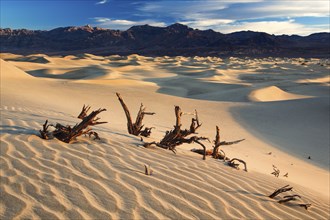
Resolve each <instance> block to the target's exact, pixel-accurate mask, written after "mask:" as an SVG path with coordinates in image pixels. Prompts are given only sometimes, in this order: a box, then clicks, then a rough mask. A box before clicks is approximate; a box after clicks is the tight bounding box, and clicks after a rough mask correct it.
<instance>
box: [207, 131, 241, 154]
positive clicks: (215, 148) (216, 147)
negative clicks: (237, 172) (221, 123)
mask: <svg viewBox="0 0 330 220" xmlns="http://www.w3.org/2000/svg"><path fill="white" fill-rule="evenodd" d="M244 140H245V139H240V140H236V141H230V142H227V141H220V128H219V127H218V126H216V134H215V140H214V146H213V153H212V157H213V158H215V159H226V154H224V155H222V154H221V153H219V147H220V146H222V145H233V144H238V143H239V142H242V141H244ZM222 152H223V151H222ZM223 153H224V152H223Z"/></svg>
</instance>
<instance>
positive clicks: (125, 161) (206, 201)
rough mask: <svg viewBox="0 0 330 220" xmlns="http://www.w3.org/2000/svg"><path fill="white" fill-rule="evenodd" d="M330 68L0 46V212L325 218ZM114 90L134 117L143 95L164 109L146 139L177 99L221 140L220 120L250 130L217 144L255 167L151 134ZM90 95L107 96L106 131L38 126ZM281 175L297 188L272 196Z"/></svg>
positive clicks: (99, 101)
mask: <svg viewBox="0 0 330 220" xmlns="http://www.w3.org/2000/svg"><path fill="white" fill-rule="evenodd" d="M329 70H330V63H329V61H327V60H319V59H286V58H264V59H257V58H254V59H249V58H245V59H243V58H228V59H220V58H212V57H205V58H203V57H143V56H138V55H130V56H107V57H101V56H94V55H90V54H82V55H80V56H65V57H50V56H46V55H42V54H36V55H30V56H20V55H14V54H1V106H0V107H1V124H0V132H1V142H0V143H1V148H0V149H1V166H0V169H1V187H0V188H1V200H0V201H1V203H0V218H1V219H329V218H330V215H329V211H330V210H329V207H330V205H329V191H330V189H329V185H330V183H329V179H330V178H329V177H330V176H329V166H330V161H329V155H330V152H329V140H330V137H329V133H330V131H329V130H330V129H329V108H330V106H329V92H330V91H329V88H330V87H329V85H330V80H329ZM116 92H119V93H120V94H121V95H122V97H123V98H124V100H125V102H126V104H127V105H128V107H129V109H130V111H131V114H132V117H133V118H135V115H136V113H137V111H138V110H139V107H140V103H143V104H144V106H146V107H147V110H148V111H151V112H155V113H156V114H155V115H153V116H149V115H147V116H145V119H144V124H145V125H146V126H148V127H155V129H153V132H152V134H151V137H150V138H144V141H147V142H151V141H159V140H160V139H161V138H162V137H163V136H164V134H165V132H166V131H169V130H171V129H173V125H174V123H175V115H174V106H175V105H179V106H180V107H181V109H182V111H183V112H185V113H186V114H184V115H183V116H182V126H183V127H184V128H188V127H189V125H190V120H191V118H192V117H193V115H192V114H193V113H194V111H195V109H196V110H197V111H198V115H199V119H200V121H201V122H202V123H203V124H202V126H201V128H200V129H199V130H198V135H200V136H205V137H209V138H210V140H214V137H215V126H219V127H220V134H221V140H225V141H233V140H238V139H242V138H244V139H245V140H244V141H243V142H241V143H238V144H236V145H230V146H222V147H221V149H222V150H223V151H224V152H225V153H226V155H227V156H228V157H229V158H240V159H243V160H244V161H246V163H247V167H248V172H245V171H243V169H240V170H236V169H234V168H231V167H229V166H227V165H226V164H225V163H224V162H223V161H220V160H216V159H213V158H211V157H207V158H206V160H205V161H204V160H202V156H201V155H199V154H196V153H193V152H191V149H193V148H200V146H199V145H198V144H184V145H181V146H178V147H177V154H174V153H173V152H171V151H169V150H164V149H161V148H158V147H155V148H144V147H143V146H142V144H143V143H142V142H141V140H140V137H136V136H133V135H129V134H128V133H127V128H126V123H127V122H126V118H125V114H124V111H123V109H122V107H121V105H120V103H119V101H118V99H117V97H116V95H115V93H116ZM84 104H88V105H91V106H92V109H98V108H106V109H107V111H106V112H102V113H101V114H100V115H99V116H100V117H101V120H102V121H107V122H108V123H107V124H102V125H97V126H94V128H93V129H94V130H95V131H97V132H98V133H99V135H100V137H101V140H93V139H89V138H88V137H83V136H81V137H78V138H77V140H76V141H74V142H73V143H70V144H66V143H64V142H61V141H59V140H57V139H52V140H44V139H41V138H40V137H39V129H41V128H42V125H43V123H44V122H45V120H46V119H48V120H49V122H50V123H53V124H55V123H57V122H59V123H61V124H64V125H66V124H69V125H75V124H76V123H78V122H80V120H79V119H78V118H77V115H78V114H79V112H80V111H81V108H82V106H83V105H84ZM203 143H204V144H205V145H206V147H207V148H208V149H212V145H213V143H212V142H211V143H208V142H203ZM308 157H310V159H308ZM144 164H148V165H150V166H151V168H152V169H153V175H151V176H148V175H145V174H144ZM273 165H274V166H276V167H277V168H278V169H279V170H280V175H279V177H278V178H276V177H275V176H274V175H271V173H272V172H273ZM240 167H241V168H242V166H241V165H240ZM285 174H288V175H287V177H285V176H284V175H285ZM285 185H290V186H293V191H292V192H286V193H283V194H280V195H279V196H277V197H275V198H274V199H271V198H269V197H268V195H270V194H271V193H272V192H274V190H275V189H277V188H280V187H283V186H285ZM293 194H299V195H300V196H301V198H300V199H298V200H296V201H290V202H288V203H284V204H279V203H278V201H279V200H280V199H282V198H283V197H284V196H285V195H293ZM301 203H310V204H312V206H311V207H310V208H309V209H308V210H305V209H304V208H303V207H300V206H299V204H301Z"/></svg>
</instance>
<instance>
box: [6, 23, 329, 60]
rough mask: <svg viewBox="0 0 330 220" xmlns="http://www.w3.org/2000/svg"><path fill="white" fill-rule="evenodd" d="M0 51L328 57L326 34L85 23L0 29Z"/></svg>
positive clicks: (21, 52)
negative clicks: (46, 28) (115, 27)
mask: <svg viewBox="0 0 330 220" xmlns="http://www.w3.org/2000/svg"><path fill="white" fill-rule="evenodd" d="M0 42H1V45H0V49H1V52H12V53H20V54H31V53H46V54H63V55H65V54H78V53H94V54H97V55H110V54H121V55H126V54H132V53H138V54H141V55H151V56H163V55H169V56H173V55H183V56H195V55H199V56H281V57H283V56H288V57H329V54H330V51H329V50H330V49H329V48H330V33H317V34H312V35H309V36H306V37H302V36H297V35H292V36H288V35H280V36H275V35H270V34H267V33H263V32H252V31H241V32H235V33H231V34H222V33H219V32H215V31H213V30H205V31H202V30H198V29H192V28H190V27H188V26H185V25H182V24H178V23H176V24H173V25H170V26H168V27H153V26H149V25H142V26H133V27H131V28H130V29H128V30H126V31H119V30H110V29H104V28H98V27H91V26H89V25H86V26H82V27H60V28H56V29H53V30H49V31H39V30H38V31H35V30H26V29H18V30H12V29H9V28H5V29H0Z"/></svg>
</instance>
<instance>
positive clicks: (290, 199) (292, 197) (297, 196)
mask: <svg viewBox="0 0 330 220" xmlns="http://www.w3.org/2000/svg"><path fill="white" fill-rule="evenodd" d="M283 198H284V199H281V200H279V201H278V203H280V204H282V203H285V202H289V201H292V200H293V201H295V200H297V198H301V196H299V195H290V196H284V197H283Z"/></svg>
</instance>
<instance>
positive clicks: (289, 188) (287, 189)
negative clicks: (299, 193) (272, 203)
mask: <svg viewBox="0 0 330 220" xmlns="http://www.w3.org/2000/svg"><path fill="white" fill-rule="evenodd" d="M292 188H293V187H290V185H286V186H283V187H281V188H279V189H276V190H275V191H274V192H273V193H272V194H271V195H269V196H268V197H269V198H274V197H275V196H277V195H278V194H280V193H283V192H287V191H292Z"/></svg>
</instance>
